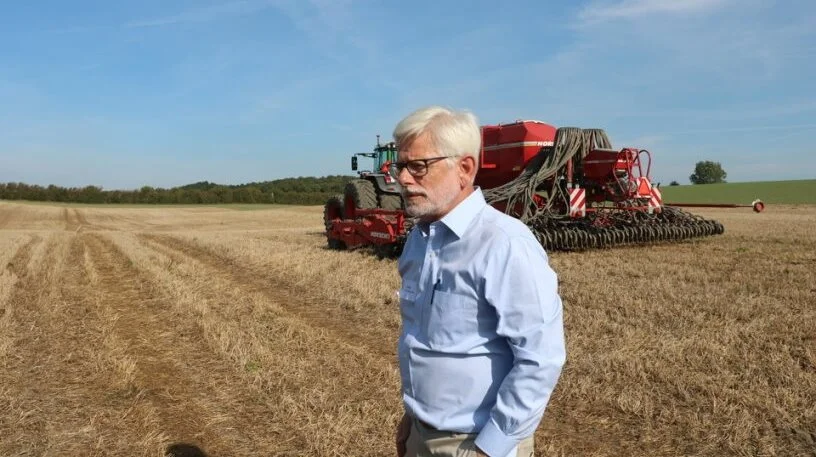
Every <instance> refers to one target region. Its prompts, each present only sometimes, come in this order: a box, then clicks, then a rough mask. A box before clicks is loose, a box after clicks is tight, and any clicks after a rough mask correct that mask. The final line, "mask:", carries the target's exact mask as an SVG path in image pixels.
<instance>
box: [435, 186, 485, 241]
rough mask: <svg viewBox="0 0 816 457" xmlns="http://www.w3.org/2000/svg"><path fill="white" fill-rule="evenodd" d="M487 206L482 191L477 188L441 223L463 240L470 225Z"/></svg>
mask: <svg viewBox="0 0 816 457" xmlns="http://www.w3.org/2000/svg"><path fill="white" fill-rule="evenodd" d="M485 206H487V203H486V202H485V199H484V195H483V194H482V189H481V188H479V187H478V186H476V187H474V190H473V192H472V193H471V194H470V195H468V196H467V198H465V199H464V200H462V201H461V202H459V204H458V205H456V207H454V208H453V209H452V210H450V212H448V214H446V215H445V217H443V218H442V219H440V222H442V223H443V224H445V226H447V227H448V229H450V231H451V232H453V233H454V234H455V235H456V236H457V237H458V238H462V236H463V235H464V234H465V230H467V228H468V227H469V226H470V223H471V222H473V219H474V218H475V217H476V215H477V214H479V212H480V211H481V210H482V208H484V207H485Z"/></svg>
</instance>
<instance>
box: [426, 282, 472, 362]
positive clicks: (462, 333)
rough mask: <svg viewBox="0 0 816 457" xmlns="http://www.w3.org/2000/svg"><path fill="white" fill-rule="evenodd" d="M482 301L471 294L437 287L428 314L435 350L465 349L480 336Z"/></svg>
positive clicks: (430, 336) (431, 338)
mask: <svg viewBox="0 0 816 457" xmlns="http://www.w3.org/2000/svg"><path fill="white" fill-rule="evenodd" d="M478 312H479V301H478V300H477V299H476V298H474V297H470V296H467V295H462V294H457V293H453V292H445V291H441V290H437V291H435V292H434V294H433V300H432V302H431V306H430V313H429V314H430V315H429V316H428V317H429V318H428V328H427V337H428V345H429V346H430V347H431V348H432V349H455V348H462V349H464V348H463V347H462V343H465V342H467V341H468V340H472V339H473V338H475V337H478V332H479V321H478V319H477V317H478Z"/></svg>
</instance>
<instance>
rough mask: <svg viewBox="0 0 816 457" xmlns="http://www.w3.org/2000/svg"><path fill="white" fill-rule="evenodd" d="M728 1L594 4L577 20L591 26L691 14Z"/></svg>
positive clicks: (651, 0)
mask: <svg viewBox="0 0 816 457" xmlns="http://www.w3.org/2000/svg"><path fill="white" fill-rule="evenodd" d="M728 1H729V0H622V1H619V2H616V3H609V2H596V3H592V4H590V5H587V6H585V7H584V8H583V9H582V10H581V12H580V13H578V19H579V21H580V23H581V24H584V25H591V24H597V23H601V22H609V21H614V20H619V19H634V18H640V17H643V16H648V15H654V14H692V13H701V12H706V11H711V10H714V9H717V8H719V7H721V6H722V5H723V4H725V3H728Z"/></svg>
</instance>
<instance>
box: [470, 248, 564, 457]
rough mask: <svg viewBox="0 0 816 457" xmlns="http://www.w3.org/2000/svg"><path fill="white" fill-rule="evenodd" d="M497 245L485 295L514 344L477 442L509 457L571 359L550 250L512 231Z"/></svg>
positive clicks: (502, 333)
mask: <svg viewBox="0 0 816 457" xmlns="http://www.w3.org/2000/svg"><path fill="white" fill-rule="evenodd" d="M497 244H498V246H497V247H496V248H495V249H493V251H492V255H491V258H490V260H489V265H488V270H487V272H488V274H487V275H486V278H485V298H486V299H487V302H488V303H489V304H491V305H492V306H493V307H494V308H495V310H496V314H497V315H498V326H497V333H498V335H499V336H501V337H504V338H505V339H506V341H507V343H508V345H509V346H510V348H511V350H512V354H513V357H514V361H513V367H512V369H511V370H510V372H509V373H508V374H507V376H506V377H505V378H504V380H503V381H502V383H501V385H500V387H499V390H498V395H497V399H496V405H495V406H494V407H493V409H492V411H491V414H490V420H489V421H488V422H487V423H486V425H485V426H484V428H483V429H482V430H481V431H480V432H479V434H478V436H477V437H476V445H477V446H478V447H479V448H480V449H481V450H482V451H484V452H485V453H486V454H488V455H489V456H490V457H504V456H506V455H508V453H510V452H511V451H512V450H513V448H514V447H515V446H516V445H517V444H518V443H519V442H520V441H521V440H523V439H525V438H527V437H528V436H530V435H532V434H533V433H534V432H535V430H536V428H537V427H538V424H539V422H541V418H542V417H543V415H544V409H545V408H546V406H547V403H548V402H549V399H550V396H551V395H552V392H553V389H554V388H555V385H556V382H557V381H558V378H559V377H560V375H561V369H562V367H563V365H564V363H565V361H566V348H565V342H564V326H563V310H562V303H561V298H560V296H559V295H558V280H557V278H556V275H555V272H554V271H553V270H552V268H551V267H550V265H549V263H548V259H547V254H546V253H545V252H544V249H543V248H542V247H541V245H540V244H539V243H538V242H537V241H536V240H535V239H534V238H532V237H530V239H528V238H527V237H522V236H515V237H509V238H507V239H506V240H505V241H504V242H502V243H497Z"/></svg>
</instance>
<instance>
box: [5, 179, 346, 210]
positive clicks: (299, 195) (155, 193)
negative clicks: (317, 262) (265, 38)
mask: <svg viewBox="0 0 816 457" xmlns="http://www.w3.org/2000/svg"><path fill="white" fill-rule="evenodd" d="M351 179H354V177H353V176H341V175H333V176H325V177H319V178H315V177H298V178H285V179H278V180H274V181H263V182H252V183H247V184H238V185H224V184H216V183H211V182H208V181H201V182H197V183H193V184H187V185H185V186H180V187H172V188H161V187H151V186H143V187H142V188H140V189H133V190H104V189H102V188H101V187H98V186H85V187H61V186H55V185H53V184H52V185H49V186H40V185H36V184H25V183H21V182H9V183H0V199H1V200H29V201H43V202H65V203H111V204H117V203H142V204H215V203H280V204H295V205H322V204H324V203H325V202H326V200H327V199H328V198H329V197H330V196H331V195H334V194H341V193H343V189H344V188H345V186H346V183H348V181H349V180H351Z"/></svg>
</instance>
